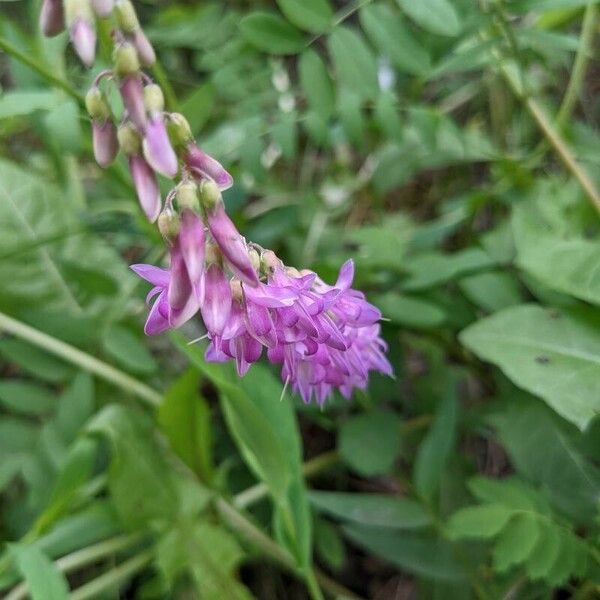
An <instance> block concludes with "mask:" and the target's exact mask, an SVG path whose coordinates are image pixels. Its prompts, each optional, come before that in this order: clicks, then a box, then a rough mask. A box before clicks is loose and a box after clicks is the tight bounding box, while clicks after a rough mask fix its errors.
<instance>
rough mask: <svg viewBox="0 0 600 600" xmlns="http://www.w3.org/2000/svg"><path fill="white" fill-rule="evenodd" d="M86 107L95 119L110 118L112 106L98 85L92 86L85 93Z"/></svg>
mask: <svg viewBox="0 0 600 600" xmlns="http://www.w3.org/2000/svg"><path fill="white" fill-rule="evenodd" d="M85 107H86V109H87V111H88V114H89V115H90V117H91V118H92V119H94V120H99V121H106V119H108V118H110V106H109V105H108V102H107V100H106V96H105V95H104V93H103V92H102V91H101V90H100V88H99V87H98V86H95V85H94V86H92V87H91V88H90V89H89V91H88V93H87V94H86V95H85Z"/></svg>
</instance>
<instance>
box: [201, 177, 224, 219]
mask: <svg viewBox="0 0 600 600" xmlns="http://www.w3.org/2000/svg"><path fill="white" fill-rule="evenodd" d="M200 202H202V206H204V208H205V209H206V210H209V211H210V210H212V209H214V208H215V207H216V206H217V205H218V204H220V203H221V202H223V198H222V196H221V192H220V191H219V186H218V185H217V184H216V183H215V182H214V181H213V180H212V179H205V180H204V181H203V182H202V183H201V184H200Z"/></svg>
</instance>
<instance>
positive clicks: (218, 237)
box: [207, 184, 258, 286]
mask: <svg viewBox="0 0 600 600" xmlns="http://www.w3.org/2000/svg"><path fill="white" fill-rule="evenodd" d="M213 185H214V184H213ZM207 219H208V228H209V229H210V233H211V234H212V236H213V238H214V240H215V242H217V244H218V246H219V249H220V250H221V252H222V253H223V257H224V258H225V260H226V261H227V264H228V265H229V268H230V269H231V270H232V271H233V272H234V273H235V274H236V275H237V276H238V277H239V278H240V279H241V280H242V281H244V282H245V283H247V284H248V285H251V286H255V285H258V277H257V276H256V271H255V270H254V267H253V266H252V261H251V260H250V257H249V256H248V248H247V247H246V242H245V241H244V238H243V237H242V236H241V235H240V233H239V231H238V230H237V229H236V227H235V225H234V224H233V222H232V221H231V219H230V218H229V217H228V216H227V213H226V212H225V207H224V206H223V203H222V202H220V203H218V204H217V206H216V207H214V208H213V209H212V210H207Z"/></svg>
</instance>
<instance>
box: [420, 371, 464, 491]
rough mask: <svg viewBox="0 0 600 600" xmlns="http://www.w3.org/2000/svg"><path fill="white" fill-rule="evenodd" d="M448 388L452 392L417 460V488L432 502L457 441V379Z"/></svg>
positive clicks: (424, 441) (425, 440)
mask: <svg viewBox="0 0 600 600" xmlns="http://www.w3.org/2000/svg"><path fill="white" fill-rule="evenodd" d="M448 386H449V387H450V390H449V391H448V392H446V394H445V395H444V397H443V398H442V400H441V402H440V405H439V407H438V409H437V411H436V414H435V418H434V420H433V423H432V425H431V427H430V429H429V431H428V432H427V436H426V437H425V439H424V440H423V442H421V445H420V446H419V450H418V452H417V456H416V459H415V465H414V474H413V479H414V485H415V489H416V491H417V493H418V494H419V495H420V496H421V497H423V498H424V499H426V500H427V501H428V502H431V501H432V499H433V496H434V495H435V493H436V492H437V490H438V488H439V486H440V482H441V480H442V476H443V474H444V469H445V467H446V463H447V462H448V458H449V456H450V453H451V452H452V449H453V447H454V443H455V439H456V428H457V423H458V402H457V399H456V393H455V392H454V387H455V382H454V380H453V379H450V381H449V382H448Z"/></svg>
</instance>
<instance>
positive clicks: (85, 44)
mask: <svg viewBox="0 0 600 600" xmlns="http://www.w3.org/2000/svg"><path fill="white" fill-rule="evenodd" d="M69 34H70V36H71V42H72V43H73V47H74V48H75V52H77V55H78V56H79V58H80V59H81V62H82V63H83V64H84V65H85V66H86V67H88V68H90V67H91V66H92V65H93V64H94V60H95V58H96V28H95V26H94V24H93V22H91V21H88V20H87V19H76V20H75V21H74V22H73V24H72V25H71V27H70V28H69Z"/></svg>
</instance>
